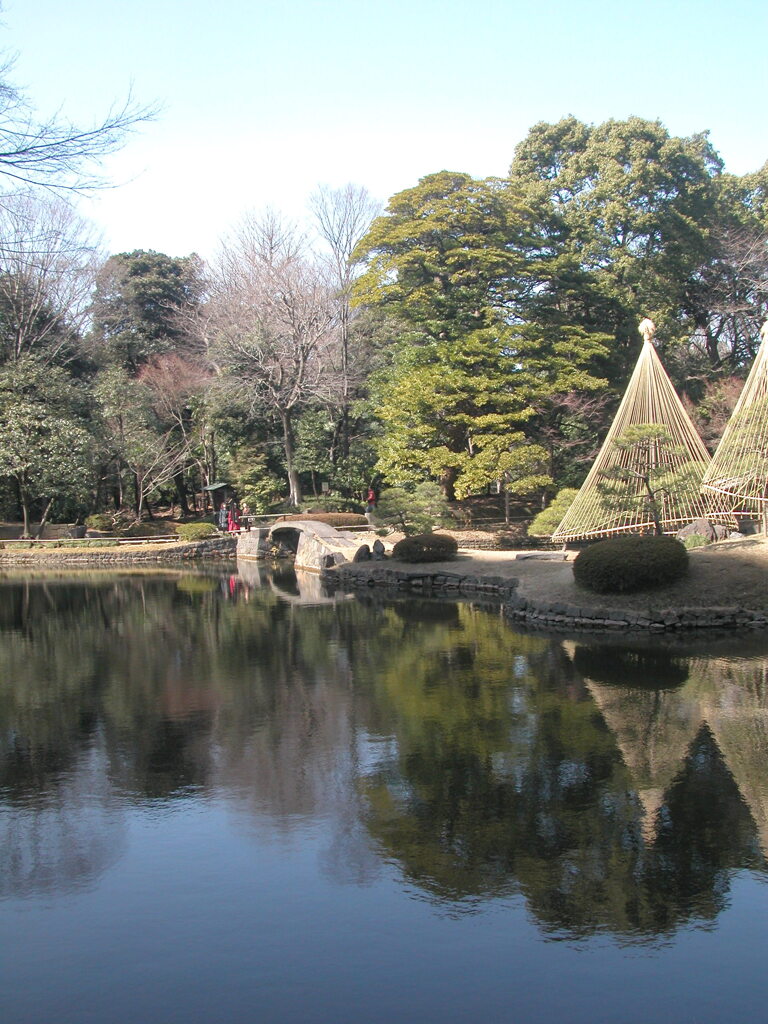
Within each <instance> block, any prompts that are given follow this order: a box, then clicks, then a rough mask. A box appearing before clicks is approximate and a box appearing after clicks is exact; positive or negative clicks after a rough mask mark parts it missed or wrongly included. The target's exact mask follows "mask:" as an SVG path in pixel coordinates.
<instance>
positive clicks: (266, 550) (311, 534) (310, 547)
mask: <svg viewBox="0 0 768 1024" xmlns="http://www.w3.org/2000/svg"><path fill="white" fill-rule="evenodd" d="M364 542H365V541H364V540H363V538H361V537H359V536H355V535H354V534H351V533H345V532H344V531H341V530H336V529H335V528H334V527H333V526H328V524H327V523H318V522H316V521H315V520H312V519H282V520H278V521H277V522H276V523H272V525H271V526H259V527H257V528H256V529H254V530H250V531H248V532H246V533H241V534H240V536H239V537H238V540H237V557H238V558H245V559H262V558H266V557H267V556H268V555H269V554H270V552H271V551H272V548H273V546H274V545H275V544H281V545H283V546H284V547H286V548H289V549H290V550H292V551H294V552H295V556H296V558H295V565H296V568H298V569H312V570H314V571H315V572H319V571H320V570H321V569H323V568H325V567H326V566H327V565H329V564H331V560H332V562H334V563H336V564H341V563H342V562H351V561H353V559H354V557H355V553H356V552H357V551H358V549H359V548H360V546H361V544H363V543H364ZM329 556H330V559H329Z"/></svg>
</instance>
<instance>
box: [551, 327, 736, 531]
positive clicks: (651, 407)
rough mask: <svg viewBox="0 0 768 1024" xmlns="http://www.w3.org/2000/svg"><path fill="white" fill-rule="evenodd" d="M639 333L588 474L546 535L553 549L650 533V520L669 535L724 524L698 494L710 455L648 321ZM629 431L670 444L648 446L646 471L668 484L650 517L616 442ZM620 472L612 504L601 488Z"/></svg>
mask: <svg viewBox="0 0 768 1024" xmlns="http://www.w3.org/2000/svg"><path fill="white" fill-rule="evenodd" d="M640 331H641V333H642V335H643V349H642V352H641V353H640V357H639V359H638V360H637V365H636V366H635V370H634V372H633V374H632V377H631V379H630V381H629V384H628V385H627V390H626V392H625V393H624V397H623V399H622V401H621V405H620V406H619V409H618V412H617V413H616V417H615V419H614V421H613V424H612V426H611V429H610V430H609V431H608V435H607V437H606V439H605V441H604V442H603V446H602V448H601V449H600V452H599V453H598V456H597V458H596V459H595V462H594V465H593V466H592V469H591V470H590V472H589V475H588V476H587V478H586V480H585V481H584V483H583V484H582V486H581V490H580V491H579V493H578V494H577V496H576V498H575V499H574V501H573V504H572V505H571V507H570V508H569V509H568V511H567V512H566V514H565V516H564V517H563V521H562V522H561V523H560V525H559V526H558V528H557V530H555V532H554V534H553V535H552V540H553V541H555V542H566V541H572V540H582V539H588V538H593V537H594V538H597V537H607V536H611V535H613V534H619V533H629V532H643V531H645V530H653V529H654V528H655V518H656V517H658V519H659V521H660V523H661V526H662V529H663V530H664V531H665V532H670V533H674V532H676V531H677V530H678V529H679V528H680V527H681V526H684V525H685V524H686V523H690V522H692V521H693V520H694V519H699V518H703V517H705V516H706V517H708V518H710V519H711V518H713V517H714V518H720V519H727V518H728V513H727V512H726V510H725V507H724V505H723V507H722V508H719V509H718V508H717V507H713V504H712V503H711V502H707V500H706V499H704V498H703V497H702V495H701V492H700V486H701V479H702V477H703V475H704V472H705V470H706V468H707V466H708V465H709V461H710V456H709V452H708V451H707V449H706V448H705V447H704V442H703V441H702V440H701V438H700V437H699V435H698V434H697V432H696V428H695V427H694V425H693V423H692V422H691V420H690V417H689V416H688V414H687V412H686V411H685V409H684V407H683V403H682V402H681V401H680V399H679V397H678V395H677V392H676V391H675V389H674V387H673V385H672V382H671V380H670V379H669V377H668V376H667V373H666V371H665V369H664V367H663V366H662V365H661V361H660V359H659V357H658V355H657V354H656V349H655V348H654V346H653V340H652V339H653V335H654V326H653V323H652V321H650V320H647V319H646V320H643V322H642V323H641V324H640ZM635 426H638V427H639V426H658V427H661V428H664V430H665V432H666V433H667V434H668V435H669V437H670V438H671V441H670V442H669V443H665V442H659V443H658V444H656V445H655V446H654V444H653V443H652V442H651V443H649V445H648V446H647V449H646V455H647V458H649V459H650V462H651V464H652V466H651V468H652V469H653V468H657V469H661V468H662V467H663V472H664V473H665V475H666V476H667V477H668V478H669V481H670V486H668V487H665V488H663V489H661V488H660V500H659V503H658V508H657V509H656V510H654V509H652V508H651V505H650V502H648V501H646V500H644V498H645V495H644V489H645V485H644V484H643V482H642V480H641V479H640V476H641V474H634V473H633V472H632V460H633V459H634V458H636V455H634V454H633V452H632V451H631V450H630V449H624V450H622V449H621V448H619V447H618V446H617V445H616V443H615V442H616V441H619V440H620V439H621V437H622V435H623V434H624V433H625V432H626V430H627V429H628V428H629V427H635ZM621 471H626V479H625V480H624V482H623V484H622V487H623V491H620V494H619V497H618V499H616V497H614V499H613V500H612V501H609V500H607V499H606V494H605V487H604V482H605V481H606V480H607V479H608V478H609V477H610V476H611V475H619V476H620V475H621ZM615 490H616V489H615V488H614V491H615ZM721 504H722V503H721ZM716 505H717V503H715V506H716ZM654 512H655V514H654Z"/></svg>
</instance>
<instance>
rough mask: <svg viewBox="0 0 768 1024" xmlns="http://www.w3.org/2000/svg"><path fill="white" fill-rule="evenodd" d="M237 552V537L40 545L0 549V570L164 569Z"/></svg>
mask: <svg viewBox="0 0 768 1024" xmlns="http://www.w3.org/2000/svg"><path fill="white" fill-rule="evenodd" d="M236 552H237V537H236V536H232V537H214V538H212V539H211V540H201V541H194V542H188V543H178V544H175V543H163V544H151V543H150V544H122V545H120V546H119V547H111V548H106V547H105V548H97V547H96V548H95V547H82V548H78V547H74V546H73V547H66V548H56V547H50V546H48V545H46V543H45V542H44V541H43V542H41V543H39V544H35V545H34V547H31V548H20V547H16V546H11V545H10V544H9V545H8V546H7V547H4V548H2V549H0V569H2V568H5V567H9V568H10V567H16V566H27V567H29V568H46V569H52V568H58V567H63V566H67V567H70V568H71V567H77V566H95V567H98V566H112V565H116V566H117V565H120V566H124V565H167V564H170V563H173V562H189V561H200V560H202V559H205V560H210V559H225V558H226V559H233V558H234V557H235V554H236Z"/></svg>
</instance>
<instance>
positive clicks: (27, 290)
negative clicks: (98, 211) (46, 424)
mask: <svg viewBox="0 0 768 1024" xmlns="http://www.w3.org/2000/svg"><path fill="white" fill-rule="evenodd" d="M0 238H1V239H2V240H3V244H2V245H0V312H2V326H1V327H0V361H2V362H6V361H8V360H15V359H20V358H21V357H22V356H25V355H28V354H30V353H34V354H36V355H38V356H41V357H42V358H44V359H46V360H53V359H54V358H57V357H60V356H61V354H62V350H63V349H65V348H66V347H67V346H70V345H71V344H72V340H73V338H74V337H76V336H77V335H78V333H79V332H80V330H81V328H82V327H83V324H84V322H85V318H86V316H87V309H88V303H89V300H90V294H91V289H92V287H93V283H94V280H95V275H96V270H97V268H98V266H99V264H100V262H101V259H102V256H101V253H100V251H99V241H98V238H97V236H96V235H95V233H94V230H93V228H92V227H91V225H89V224H88V222H87V221H85V220H83V218H81V217H80V216H79V215H78V214H77V213H75V211H74V210H73V209H72V208H71V207H70V206H69V205H67V204H66V203H65V202H63V201H62V200H61V199H58V198H57V197H55V196H31V195H29V194H20V195H16V196H6V197H5V200H4V202H3V204H2V206H0Z"/></svg>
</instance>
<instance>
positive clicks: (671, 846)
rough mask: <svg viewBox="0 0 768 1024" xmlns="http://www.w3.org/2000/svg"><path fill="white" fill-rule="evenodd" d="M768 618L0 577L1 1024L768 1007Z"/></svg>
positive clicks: (680, 1014)
mask: <svg viewBox="0 0 768 1024" xmlns="http://www.w3.org/2000/svg"><path fill="white" fill-rule="evenodd" d="M766 764H768V637H765V636H752V637H747V638H734V639H733V640H731V641H729V640H727V639H724V640H717V641H715V640H712V641H706V642H705V641H703V640H700V641H697V643H696V645H695V646H691V645H689V646H688V647H687V648H686V647H680V646H677V647H675V646H669V645H664V641H663V640H656V641H655V642H653V643H651V642H650V641H649V642H647V643H643V642H641V641H640V640H636V641H635V642H634V643H633V645H632V646H626V645H625V644H623V643H622V642H619V641H614V642H612V643H611V644H609V643H608V642H605V641H602V642H600V641H596V640H594V639H589V638H584V637H581V638H576V639H567V638H561V637H548V636H544V635H536V634H525V633H522V632H518V631H516V630H515V629H513V628H512V627H511V626H510V625H509V624H508V623H507V622H506V621H505V619H504V618H503V617H502V615H501V614H500V612H499V609H498V608H497V607H494V606H493V605H490V604H489V605H485V606H484V605H482V604H478V603H476V602H475V603H471V602H467V603H451V602H448V601H442V600H438V599H435V600H432V601H429V600H417V599H403V600H386V599H384V598H382V597H381V596H379V595H375V594H372V593H366V594H364V595H362V596H360V595H357V596H355V597H348V596H345V595H336V596H335V597H333V598H329V597H326V596H325V595H324V593H323V591H322V589H321V586H320V584H319V581H318V580H317V578H315V577H309V578H303V579H297V577H296V576H294V575H293V574H292V573H290V572H284V573H276V574H270V573H268V572H266V571H265V570H263V569H257V568H255V567H253V566H248V567H243V568H242V572H241V573H238V572H237V571H236V570H235V569H234V568H233V569H232V571H230V572H219V573H217V574H215V575H205V574H191V573H189V572H186V571H185V572H181V571H179V572H175V571H170V570H169V571H158V572H154V573H138V572H137V573H133V572H131V573H128V572H126V573H121V574H111V575H109V574H97V573H90V574H89V573H80V574H77V575H70V576H59V575H56V576H54V575H50V576H43V577H40V578H38V579H33V578H27V579H23V578H21V577H19V578H16V579H14V578H6V579H5V580H4V581H3V582H1V583H0V948H1V949H2V950H3V953H2V957H0V1019H2V1020H3V1021H7V1022H8V1024H28V1022H41V1024H42V1022H45V1024H52V1022H55V1024H70V1022H71V1024H75V1022H77V1024H84V1022H99V1024H101V1022H109V1024H154V1022H158V1024H160V1022H162V1024H168V1022H175V1021H179V1022H183V1024H197V1022H222V1021H238V1022H239V1021H258V1022H260V1024H273V1022H280V1024H282V1022H294V1021H295V1022H302V1024H314V1022H329V1024H330V1022H333V1024H345V1022H355V1024H363V1022H372V1024H373V1022H382V1024H383V1022H388V1024H389V1022H393V1021H419V1022H426V1024H429V1022H440V1024H446V1022H459V1021H461V1022H464V1021H467V1022H470V1021H472V1022H477V1021H489V1022H490V1021H510V1022H512V1021H514V1022H518V1024H519V1022H528V1021H535V1022H537V1024H538V1022H550V1021H552V1022H555V1021H557V1022H560V1024H562V1022H568V1024H575V1022H582V1021H583V1022H590V1024H595V1022H601V1021H606V1022H607V1021H621V1022H623V1024H629V1022H635V1021H636V1022H644V1024H647V1022H649V1021H676V1022H681V1021H696V1022H699V1024H700V1022H707V1021H718V1022H719V1021H722V1020H724V1019H734V1020H738V1019H741V1020H744V1019H752V1020H756V1019H763V1017H764V1016H765V1000H766V997H767V996H768V983H767V982H766V980H765V979H766V972H765V967H764V956H765V938H766V931H767V930H768V924H767V923H766V922H768V886H767V885H766V882H767V881H768V874H767V873H766V853H768V774H767V773H766Z"/></svg>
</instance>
